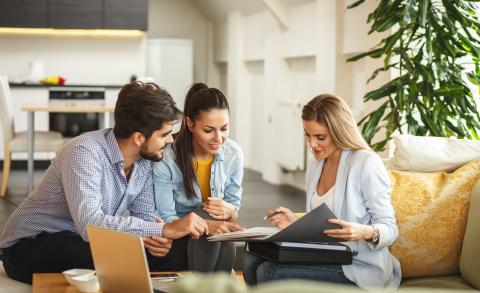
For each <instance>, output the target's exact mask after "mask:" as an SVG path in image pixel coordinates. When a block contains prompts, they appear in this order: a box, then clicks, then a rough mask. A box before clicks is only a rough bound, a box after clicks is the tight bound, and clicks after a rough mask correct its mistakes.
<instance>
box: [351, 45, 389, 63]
mask: <svg viewBox="0 0 480 293" xmlns="http://www.w3.org/2000/svg"><path fill="white" fill-rule="evenodd" d="M382 51H383V49H382V48H379V49H374V50H370V51H368V52H365V53H361V54H358V55H355V56H353V57H350V58H348V59H347V62H355V61H357V60H359V59H362V58H364V57H367V56H370V57H372V58H378V57H380V56H382Z"/></svg>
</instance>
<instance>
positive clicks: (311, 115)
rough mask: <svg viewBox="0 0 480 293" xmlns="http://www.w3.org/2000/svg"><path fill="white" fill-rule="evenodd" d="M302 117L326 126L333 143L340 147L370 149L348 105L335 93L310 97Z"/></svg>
mask: <svg viewBox="0 0 480 293" xmlns="http://www.w3.org/2000/svg"><path fill="white" fill-rule="evenodd" d="M302 119H303V120H305V121H312V120H315V121H317V122H318V123H320V124H322V125H324V126H325V127H327V129H328V131H329V132H330V135H331V136H332V140H333V143H335V145H337V146H338V147H339V148H341V149H352V150H371V149H370V147H369V146H368V144H367V143H366V142H365V139H364V138H363V137H362V135H361V133H360V130H359V129H358V126H357V123H356V122H355V119H354V118H353V114H352V111H351V110H350V107H348V105H347V103H345V102H344V101H343V100H342V99H341V98H340V97H339V96H337V95H333V94H322V95H319V96H316V97H315V98H313V99H311V100H310V102H308V103H307V104H306V105H305V106H304V107H303V110H302Z"/></svg>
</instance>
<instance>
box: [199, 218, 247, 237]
mask: <svg viewBox="0 0 480 293" xmlns="http://www.w3.org/2000/svg"><path fill="white" fill-rule="evenodd" d="M206 222H207V226H208V234H207V235H209V236H211V235H216V234H222V233H228V232H234V231H240V230H245V228H243V227H242V226H240V225H238V224H235V223H231V222H223V221H212V220H206Z"/></svg>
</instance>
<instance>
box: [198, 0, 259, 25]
mask: <svg viewBox="0 0 480 293" xmlns="http://www.w3.org/2000/svg"><path fill="white" fill-rule="evenodd" d="M190 1H192V3H193V4H194V5H195V6H197V7H198V9H200V11H201V12H202V13H203V14H204V15H205V16H206V17H207V18H209V19H211V20H215V21H218V20H220V21H221V20H224V19H226V18H227V16H228V13H229V12H232V11H238V12H240V13H242V14H251V13H255V12H258V11H262V10H263V9H264V7H265V5H264V4H263V1H262V0H190Z"/></svg>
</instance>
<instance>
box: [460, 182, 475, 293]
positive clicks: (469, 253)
mask: <svg viewBox="0 0 480 293" xmlns="http://www.w3.org/2000/svg"><path fill="white" fill-rule="evenodd" d="M460 272H461V274H462V277H463V278H464V279H465V280H466V281H467V282H468V283H469V284H471V285H472V286H475V287H476V288H477V289H480V273H479V272H480V182H477V185H475V188H474V190H473V191H472V195H471V197H470V210H469V211H468V220H467V230H466V231H465V238H464V239H463V248H462V257H461V259H460Z"/></svg>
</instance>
